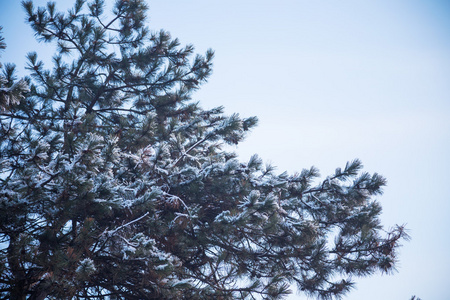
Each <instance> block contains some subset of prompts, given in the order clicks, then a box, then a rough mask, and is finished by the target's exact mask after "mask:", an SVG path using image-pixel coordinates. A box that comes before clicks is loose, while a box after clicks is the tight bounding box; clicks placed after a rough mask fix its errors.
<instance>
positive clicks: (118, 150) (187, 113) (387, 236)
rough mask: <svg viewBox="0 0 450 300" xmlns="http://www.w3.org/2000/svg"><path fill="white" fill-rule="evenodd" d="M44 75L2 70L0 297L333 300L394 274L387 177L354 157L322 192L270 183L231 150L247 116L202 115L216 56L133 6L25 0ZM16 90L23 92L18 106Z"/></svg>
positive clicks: (310, 173)
mask: <svg viewBox="0 0 450 300" xmlns="http://www.w3.org/2000/svg"><path fill="white" fill-rule="evenodd" d="M23 7H24V8H25V10H26V13H27V18H28V23H29V24H30V25H31V27H32V28H33V29H34V31H35V34H36V37H37V38H38V39H39V40H41V41H44V42H52V43H55V44H56V45H57V52H56V53H55V55H54V57H53V68H51V69H46V68H45V67H44V65H43V63H42V62H41V61H40V60H39V59H38V56H37V54H36V53H29V54H28V61H29V62H28V67H27V68H28V70H29V72H30V77H29V78H26V79H25V80H17V78H16V77H15V75H14V66H13V65H10V64H6V65H5V66H4V68H3V70H4V73H3V77H1V93H2V94H0V95H1V97H2V98H1V99H2V100H1V102H0V105H1V108H2V110H1V111H0V245H1V248H0V249H1V250H0V260H1V264H0V274H1V275H0V296H1V297H2V299H26V298H28V299H244V298H245V299H254V297H260V296H262V297H263V298H265V299H279V298H282V297H283V296H284V295H286V294H288V293H289V292H290V286H291V285H292V284H293V285H297V287H298V288H299V290H300V291H302V292H304V293H306V294H307V295H310V296H313V297H317V298H320V299H334V298H340V296H342V295H344V294H345V293H346V292H347V291H349V290H350V289H351V288H352V286H353V282H352V280H351V278H352V277H358V276H366V275H371V274H373V273H374V272H376V271H382V272H390V271H391V270H393V269H394V267H395V262H396V259H397V257H396V250H397V249H398V247H399V242H400V241H401V240H402V239H404V238H407V235H406V234H405V231H404V228H403V227H402V226H397V227H395V228H393V229H392V230H390V231H385V230H383V228H382V226H381V224H380V222H379V215H380V212H381V207H380V204H379V203H378V202H377V201H376V200H375V199H374V197H375V196H377V195H380V194H381V189H382V187H383V186H384V185H385V183H386V181H385V179H384V178H383V177H382V176H380V175H378V174H373V175H370V174H368V173H365V172H362V171H361V168H362V164H361V162H360V161H359V160H354V161H352V162H349V163H347V165H346V166H345V167H344V168H343V169H337V170H336V172H335V173H334V174H333V175H331V176H329V177H327V178H326V179H325V180H323V181H321V182H319V179H318V177H319V173H318V170H317V169H315V168H310V169H305V170H303V171H301V172H300V173H297V174H294V175H289V174H287V173H282V174H276V173H275V172H274V169H273V167H271V166H268V165H264V164H263V162H262V160H261V159H260V158H259V157H258V156H256V155H255V156H253V157H252V158H251V159H250V160H249V161H248V162H240V161H238V160H237V158H236V154H234V153H231V152H228V151H226V150H225V148H224V145H227V144H238V143H239V142H240V141H242V140H243V139H244V137H245V135H246V134H247V133H248V132H249V130H250V129H252V128H253V127H254V126H255V125H256V123H257V119H256V118H255V117H250V118H242V117H240V116H239V115H237V114H234V115H231V116H226V115H224V113H223V109H222V108H221V107H218V108H214V109H211V110H204V109H202V108H201V107H200V106H199V105H198V103H196V102H195V101H193V100H192V99H191V95H192V93H193V92H194V91H195V90H197V89H198V88H199V86H200V85H201V84H203V83H204V82H206V80H207V78H208V76H209V75H210V74H211V67H212V58H213V52H212V51H208V52H207V53H206V54H205V55H203V56H201V55H195V54H194V50H193V47H192V46H190V45H188V46H185V47H182V46H180V43H179V41H178V40H177V39H173V38H171V37H170V35H169V34H168V33H167V32H165V31H159V32H151V31H149V30H148V29H147V28H146V27H145V24H146V9H147V7H146V5H145V2H144V1H143V0H118V1H116V3H115V6H114V11H113V14H112V17H111V18H110V19H107V17H106V14H105V13H104V1H102V0H93V1H90V2H86V1H84V0H77V1H76V3H75V5H74V7H73V8H72V9H71V10H69V11H68V12H66V13H62V12H58V11H57V10H56V8H55V4H54V3H48V5H47V6H46V7H39V8H35V7H34V6H33V4H32V2H31V1H25V2H23ZM23 96H25V97H23Z"/></svg>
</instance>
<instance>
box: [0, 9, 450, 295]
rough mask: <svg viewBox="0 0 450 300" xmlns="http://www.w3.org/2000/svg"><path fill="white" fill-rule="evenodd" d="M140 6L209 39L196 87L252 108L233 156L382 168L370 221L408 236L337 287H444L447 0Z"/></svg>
mask: <svg viewBox="0 0 450 300" xmlns="http://www.w3.org/2000/svg"><path fill="white" fill-rule="evenodd" d="M71 2H72V1H64V3H58V5H59V7H66V6H67V3H71ZM36 3H37V4H41V5H42V4H43V3H45V1H36ZM149 6H150V20H149V26H150V27H151V29H153V30H158V29H160V28H164V29H166V30H168V31H170V32H171V33H172V35H173V36H174V37H179V38H180V40H181V42H182V43H192V44H193V45H195V46H196V49H197V51H198V52H204V51H205V50H206V49H208V48H212V49H214V50H215V51H216V58H215V64H214V65H215V67H214V74H213V75H212V77H211V79H210V80H209V83H207V84H206V85H205V86H203V88H202V89H201V90H200V91H199V92H198V93H197V94H195V96H194V97H195V99H197V100H200V101H201V103H202V105H203V106H204V107H208V108H209V107H214V106H218V105H224V106H225V108H226V112H227V113H229V114H231V113H233V112H238V113H240V114H241V115H242V116H252V115H256V116H258V117H259V119H260V125H259V126H258V127H257V128H256V129H255V130H254V132H253V133H252V134H251V135H250V136H249V137H248V139H247V140H246V141H245V142H244V143H242V145H240V146H239V147H238V148H236V151H237V152H238V153H239V154H240V157H241V158H242V160H246V159H248V158H249V157H250V156H251V155H252V154H253V153H258V154H259V155H260V156H261V157H262V158H263V159H264V160H266V161H268V162H271V163H273V164H274V165H276V166H278V170H279V171H280V172H282V171H284V170H287V171H289V172H295V171H299V170H301V169H302V168H308V167H310V166H311V165H315V166H317V167H318V168H319V169H320V170H321V173H322V175H324V176H326V175H328V174H329V173H332V172H333V171H334V169H335V168H336V167H342V166H344V165H345V163H346V161H348V160H352V159H354V158H360V159H361V160H362V161H363V162H364V164H365V166H366V170H368V171H370V172H379V173H381V174H383V175H384V176H385V177H387V179H388V186H387V187H386V188H385V193H384V195H383V196H381V197H379V201H380V202H381V203H382V205H383V208H384V211H383V215H382V220H383V224H385V225H386V227H389V226H392V225H394V224H403V223H406V224H407V227H408V228H409V229H410V235H411V236H412V240H411V241H410V242H408V243H405V245H404V247H403V248H402V249H401V251H400V263H399V267H398V271H399V272H398V273H395V274H394V275H391V276H372V277H369V278H365V279H362V280H357V282H358V284H357V287H356V289H355V290H354V291H353V292H351V293H350V294H349V295H348V296H347V297H346V298H345V299H347V300H357V299H365V300H374V299H377V300H379V299H409V298H410V297H411V296H412V295H414V294H415V295H417V296H419V297H421V298H422V299H423V300H426V299H433V300H436V299H437V300H439V299H448V292H447V285H448V284H449V283H450V280H449V279H448V270H449V269H450V257H449V255H448V253H449V251H448V249H450V236H449V234H448V228H449V227H450V221H449V220H450V218H449V217H448V214H449V213H450V201H449V196H450V191H449V186H450V184H449V183H450V180H449V178H448V173H449V170H450V159H449V153H450V151H449V150H450V142H449V141H450V118H449V117H448V116H449V112H450V84H449V80H450V51H449V50H450V18H449V15H450V2H448V1H437V0H377V1H356V0H351V1H350V0H348V1H347V0H344V1H325V0H323V1H309V0H296V1H294V0H290V1H289V0H278V1H275V0H270V1H269V0H260V1H253V0H247V1H242V0H241V1H238V0H228V1H207V0H171V1H167V0H166V1H164V0H154V1H150V2H149ZM24 16H25V14H24V12H23V11H22V9H21V7H20V3H19V1H9V0H8V1H7V0H0V25H2V26H3V27H4V37H5V38H6V42H7V44H8V48H7V50H6V51H5V52H3V53H2V62H8V61H9V62H16V64H17V65H18V68H19V69H21V68H23V65H24V61H25V59H24V57H25V54H26V53H27V52H28V51H32V50H35V49H37V47H38V46H37V44H36V43H35V42H34V41H33V37H32V32H31V30H30V29H28V28H27V26H26V25H24V24H23V20H24V18H25V17H24ZM39 52H40V51H39ZM45 55H48V56H50V55H51V51H49V52H47V54H45V53H44V54H41V55H40V56H41V58H44V56H45ZM47 61H48V60H47ZM290 299H306V298H304V297H303V296H301V295H293V296H292V297H291V298H290Z"/></svg>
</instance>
